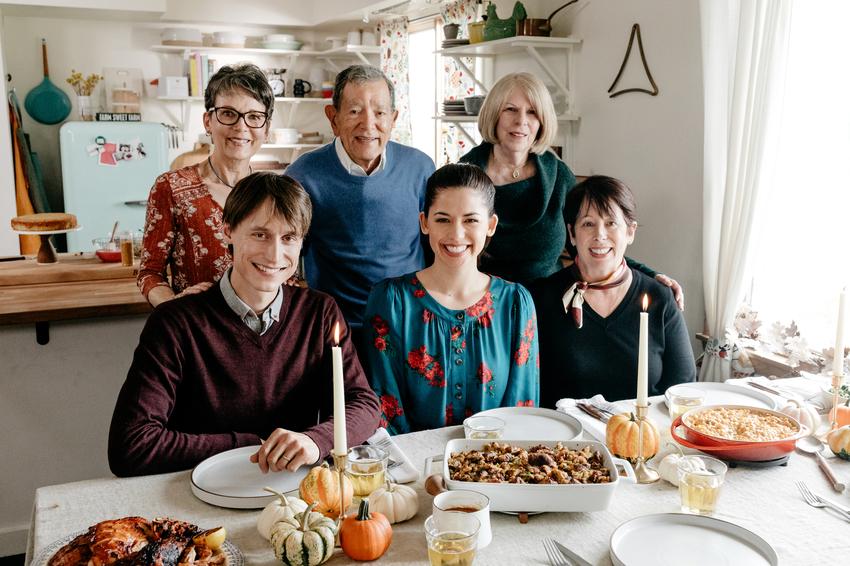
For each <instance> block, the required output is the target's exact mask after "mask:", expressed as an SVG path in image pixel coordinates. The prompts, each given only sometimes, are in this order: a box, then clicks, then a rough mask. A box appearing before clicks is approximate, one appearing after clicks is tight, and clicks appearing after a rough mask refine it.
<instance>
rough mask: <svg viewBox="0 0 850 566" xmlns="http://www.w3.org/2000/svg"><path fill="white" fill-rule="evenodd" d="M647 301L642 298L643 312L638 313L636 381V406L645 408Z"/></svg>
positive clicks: (646, 385) (647, 332)
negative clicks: (638, 342) (638, 335)
mask: <svg viewBox="0 0 850 566" xmlns="http://www.w3.org/2000/svg"><path fill="white" fill-rule="evenodd" d="M648 302H649V299H648V297H647V296H646V295H644V296H643V312H642V313H640V344H639V346H638V381H637V404H638V406H639V407H646V406H647V401H646V395H647V391H648V387H649V372H648V367H647V366H648V363H647V361H648V357H649V355H648V350H647V348H648V347H649V346H648V341H649V315H648V314H647V312H646V307H647V303H648Z"/></svg>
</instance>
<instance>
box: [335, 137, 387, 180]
mask: <svg viewBox="0 0 850 566" xmlns="http://www.w3.org/2000/svg"><path fill="white" fill-rule="evenodd" d="M334 148H335V149H336V155H337V157H339V162H340V163H342V166H343V167H345V170H346V171H348V172H349V173H350V174H352V175H357V176H358V177H368V176H369V175H374V174H375V173H380V172H381V171H383V170H384V167H386V164H387V146H384V151H382V152H381V160H380V161H378V166H377V167H375V170H374V171H372V172H371V173H367V172H366V170H365V169H363V168H362V167H361V166H360V165H358V164H356V163H355V162H354V161H353V160H352V159H351V157H350V156H349V155H348V152H347V151H345V148H344V147H343V146H342V140H341V139H339V138H336V139H335V140H334Z"/></svg>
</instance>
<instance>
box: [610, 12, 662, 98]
mask: <svg viewBox="0 0 850 566" xmlns="http://www.w3.org/2000/svg"><path fill="white" fill-rule="evenodd" d="M635 35H637V40H638V49H640V60H641V61H643V68H644V70H645V71H646V76H647V78H648V79H649V84H651V85H652V88H653V90H646V89H645V88H627V89H624V90H619V91H617V92H615V93H614V94H612V95H611V96H610V97H609V98H614V97H615V96H620V95H621V94H625V93H627V92H645V93H646V94H648V95H650V96H655V95H657V94H658V85H656V84H655V81H654V80H652V73H650V72H649V65H647V64H646V56H645V55H644V53H643V41H642V40H641V38H640V25H638V24H635V25H634V26H632V35H631V37H629V47H628V48H627V49H626V56H625V57H623V64H622V65H621V66H620V72H619V73H617V78H616V79H614V83H613V84H612V85H611V87H610V88H609V89H608V92H611V91H612V90H614V87H615V86H617V83H618V82H619V81H620V77H621V76H623V71H625V70H626V63H628V62H629V54H630V53H631V52H632V44H633V43H634V41H635Z"/></svg>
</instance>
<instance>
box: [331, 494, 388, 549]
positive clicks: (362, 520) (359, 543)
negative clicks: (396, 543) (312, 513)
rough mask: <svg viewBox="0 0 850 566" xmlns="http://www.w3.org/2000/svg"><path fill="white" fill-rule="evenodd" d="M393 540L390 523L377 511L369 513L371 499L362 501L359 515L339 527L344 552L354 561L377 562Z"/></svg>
mask: <svg viewBox="0 0 850 566" xmlns="http://www.w3.org/2000/svg"><path fill="white" fill-rule="evenodd" d="M392 540H393V528H392V527H391V526H390V522H389V521H388V520H387V518H386V517H384V516H383V515H382V514H381V513H378V512H377V511H375V512H373V513H370V512H369V499H368V498H366V497H364V498H363V499H361V500H360V509H359V510H358V511H357V515H349V516H348V517H346V518H345V519H343V521H342V524H341V525H340V526H339V544H340V546H342V551H343V552H345V553H346V554H347V555H348V556H350V557H351V558H353V559H354V560H375V559H376V558H379V557H380V556H382V555H383V554H384V553H385V552H386V551H387V549H388V548H389V547H390V543H391V542H392Z"/></svg>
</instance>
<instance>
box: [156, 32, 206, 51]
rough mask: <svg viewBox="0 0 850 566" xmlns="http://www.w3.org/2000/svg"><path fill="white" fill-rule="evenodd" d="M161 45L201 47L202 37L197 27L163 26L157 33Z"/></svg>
mask: <svg viewBox="0 0 850 566" xmlns="http://www.w3.org/2000/svg"><path fill="white" fill-rule="evenodd" d="M159 36H160V37H161V38H162V44H163V45H183V46H191V47H203V45H204V38H203V36H201V30H199V29H197V28H165V29H163V30H162V33H160V34H159Z"/></svg>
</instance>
